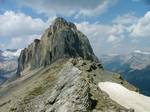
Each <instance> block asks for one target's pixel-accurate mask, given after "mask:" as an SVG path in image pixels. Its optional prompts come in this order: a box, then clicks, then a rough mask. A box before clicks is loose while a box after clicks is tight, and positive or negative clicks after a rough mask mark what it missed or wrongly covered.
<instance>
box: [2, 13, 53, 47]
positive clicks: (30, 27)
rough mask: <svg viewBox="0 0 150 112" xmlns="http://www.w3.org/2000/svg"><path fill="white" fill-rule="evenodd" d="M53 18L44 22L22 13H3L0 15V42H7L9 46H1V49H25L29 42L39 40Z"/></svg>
mask: <svg viewBox="0 0 150 112" xmlns="http://www.w3.org/2000/svg"><path fill="white" fill-rule="evenodd" d="M54 18H55V17H51V18H49V19H48V20H47V21H46V22H44V21H43V20H42V19H40V18H32V17H31V16H27V15H25V14H24V13H15V12H13V11H6V12H4V14H1V15H0V39H1V42H3V41H5V40H8V41H9V42H10V44H8V45H4V44H1V48H4V46H5V47H6V48H17V47H25V45H26V44H29V41H30V42H31V40H33V39H35V38H36V37H38V38H39V36H40V35H41V34H42V32H43V31H44V30H45V29H46V28H47V27H48V26H49V25H50V24H51V23H52V20H53V19H54ZM7 43H8V42H7ZM5 44H6V43H5Z"/></svg>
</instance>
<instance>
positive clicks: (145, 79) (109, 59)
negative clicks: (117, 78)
mask: <svg viewBox="0 0 150 112" xmlns="http://www.w3.org/2000/svg"><path fill="white" fill-rule="evenodd" d="M101 60H102V64H103V66H104V68H105V69H107V70H110V71H113V72H118V73H120V74H122V76H123V77H124V78H125V79H126V80H127V81H129V82H130V83H131V84H133V85H135V86H136V87H138V88H139V90H140V92H141V93H143V94H145V95H148V96H150V88H149V86H148V85H150V53H149V52H142V51H139V50H136V51H134V52H132V53H131V54H128V55H115V56H108V55H105V56H101Z"/></svg>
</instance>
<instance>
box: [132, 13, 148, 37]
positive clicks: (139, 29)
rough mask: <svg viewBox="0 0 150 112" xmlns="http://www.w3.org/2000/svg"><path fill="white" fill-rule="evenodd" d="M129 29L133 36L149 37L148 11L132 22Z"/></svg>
mask: <svg viewBox="0 0 150 112" xmlns="http://www.w3.org/2000/svg"><path fill="white" fill-rule="evenodd" d="M129 31H130V33H131V36H133V37H146V38H150V11H148V12H147V13H146V14H145V15H144V17H141V18H140V19H139V20H138V21H137V22H136V23H135V24H133V25H132V26H131V27H130V28H129Z"/></svg>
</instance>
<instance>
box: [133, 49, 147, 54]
mask: <svg viewBox="0 0 150 112" xmlns="http://www.w3.org/2000/svg"><path fill="white" fill-rule="evenodd" d="M134 53H138V54H150V52H144V51H141V50H135V51H134Z"/></svg>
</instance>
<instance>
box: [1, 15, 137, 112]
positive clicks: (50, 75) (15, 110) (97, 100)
mask: <svg viewBox="0 0 150 112" xmlns="http://www.w3.org/2000/svg"><path fill="white" fill-rule="evenodd" d="M17 74H18V75H19V76H20V77H19V78H18V79H16V80H15V81H12V82H10V83H7V84H5V85H3V86H1V89H0V110H1V111H2V112H134V109H129V108H128V109H127V108H125V107H123V106H121V105H120V104H118V103H117V102H115V101H113V100H112V99H111V98H110V97H109V95H108V94H106V93H105V92H103V91H102V90H101V89H100V88H99V87H98V83H99V82H103V81H111V82H116V83H119V84H121V85H123V86H125V87H126V88H128V89H130V90H133V91H137V89H136V88H135V87H134V86H132V85H130V84H129V83H128V82H127V81H125V80H123V78H122V77H121V76H120V75H119V74H117V73H111V72H108V71H105V70H104V69H103V66H102V65H101V63H100V61H99V60H98V59H97V57H96V56H95V54H94V53H93V50H92V48H91V46H90V43H89V41H88V39H87V37H86V36H85V35H84V34H83V33H82V32H80V31H78V29H77V27H76V26H75V24H73V23H70V22H67V21H66V20H65V19H63V18H60V17H58V18H56V19H55V20H54V22H53V23H52V25H51V26H50V27H49V28H48V29H46V31H45V33H44V34H43V36H42V37H41V40H39V39H35V40H34V42H33V43H31V44H30V45H29V46H28V47H27V48H25V49H23V50H22V51H21V54H20V56H19V59H18V70H17ZM118 92H119V91H118Z"/></svg>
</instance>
